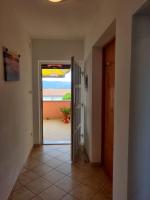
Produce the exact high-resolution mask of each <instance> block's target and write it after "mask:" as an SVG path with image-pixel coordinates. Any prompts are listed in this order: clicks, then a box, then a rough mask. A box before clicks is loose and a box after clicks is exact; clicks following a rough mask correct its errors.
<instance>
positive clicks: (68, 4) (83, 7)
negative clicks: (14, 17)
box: [14, 0, 100, 39]
mask: <svg viewBox="0 0 150 200" xmlns="http://www.w3.org/2000/svg"><path fill="white" fill-rule="evenodd" d="M14 2H15V4H14V5H15V8H16V13H17V14H18V17H19V18H20V19H21V21H22V23H23V24H24V26H25V27H26V29H27V30H28V32H29V33H30V34H31V36H32V38H40V39H42V38H51V39H77V38H80V39H83V38H84V37H85V35H86V33H87V32H88V30H89V28H90V26H91V23H92V21H93V19H94V18H95V13H96V12H97V11H98V9H99V4H100V0H64V1H63V2H61V3H58V4H56V3H55V4H54V3H50V2H49V1H48V0H15V1H14Z"/></svg>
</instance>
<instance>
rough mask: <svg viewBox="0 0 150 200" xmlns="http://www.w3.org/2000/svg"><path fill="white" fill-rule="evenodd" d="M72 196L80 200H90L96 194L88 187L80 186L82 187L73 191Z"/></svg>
mask: <svg viewBox="0 0 150 200" xmlns="http://www.w3.org/2000/svg"><path fill="white" fill-rule="evenodd" d="M70 194H71V195H72V196H74V197H76V198H77V199H79V200H89V199H91V198H92V197H93V196H94V195H95V194H96V192H95V190H93V189H91V188H89V187H87V186H84V185H80V187H77V188H75V189H73V190H72V191H71V192H70Z"/></svg>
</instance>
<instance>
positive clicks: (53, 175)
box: [43, 170, 65, 184]
mask: <svg viewBox="0 0 150 200" xmlns="http://www.w3.org/2000/svg"><path fill="white" fill-rule="evenodd" d="M64 177H65V175H64V174H63V173H61V172H59V171H57V170H52V171H50V172H49V173H48V174H46V175H45V176H43V178H45V179H46V180H47V181H49V182H50V183H52V184H55V183H56V182H57V181H59V180H61V179H63V178H64Z"/></svg>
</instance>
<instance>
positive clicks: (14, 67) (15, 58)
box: [3, 47, 20, 81]
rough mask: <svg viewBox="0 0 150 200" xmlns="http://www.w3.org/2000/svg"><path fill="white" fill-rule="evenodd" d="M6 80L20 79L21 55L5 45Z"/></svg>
mask: <svg viewBox="0 0 150 200" xmlns="http://www.w3.org/2000/svg"><path fill="white" fill-rule="evenodd" d="M3 63H4V80H5V81H19V80H20V55H17V54H16V53H13V52H11V51H9V50H8V49H7V48H6V47H3Z"/></svg>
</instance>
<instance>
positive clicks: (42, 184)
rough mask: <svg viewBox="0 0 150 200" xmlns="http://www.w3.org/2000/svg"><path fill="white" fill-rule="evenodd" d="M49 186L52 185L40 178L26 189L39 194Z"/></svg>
mask: <svg viewBox="0 0 150 200" xmlns="http://www.w3.org/2000/svg"><path fill="white" fill-rule="evenodd" d="M49 186H50V183H49V182H48V181H46V180H45V179H43V178H38V179H36V180H35V181H32V182H31V183H30V184H27V185H26V187H27V188H28V189H29V190H30V191H31V192H33V193H34V194H39V193H41V192H43V191H44V190H45V189H47V188H48V187H49Z"/></svg>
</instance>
